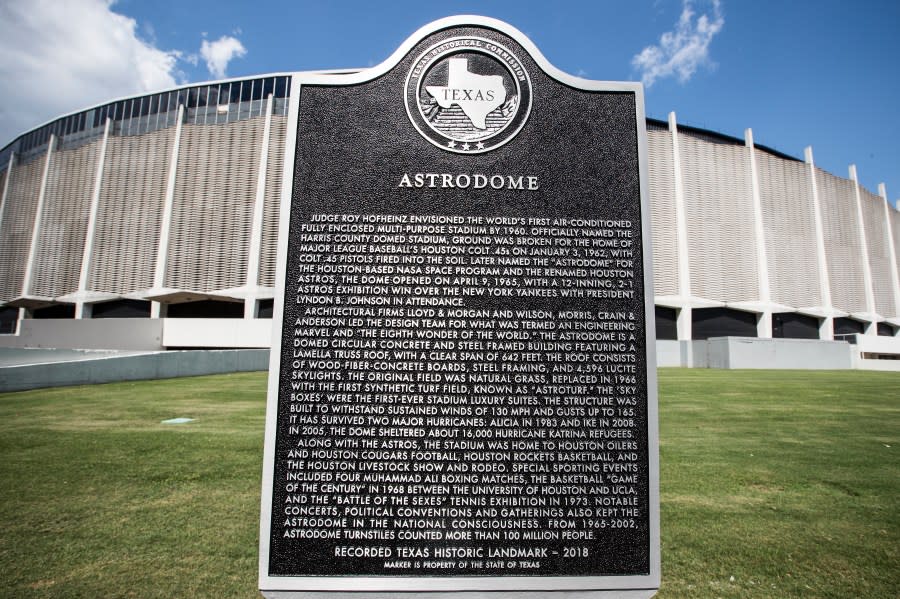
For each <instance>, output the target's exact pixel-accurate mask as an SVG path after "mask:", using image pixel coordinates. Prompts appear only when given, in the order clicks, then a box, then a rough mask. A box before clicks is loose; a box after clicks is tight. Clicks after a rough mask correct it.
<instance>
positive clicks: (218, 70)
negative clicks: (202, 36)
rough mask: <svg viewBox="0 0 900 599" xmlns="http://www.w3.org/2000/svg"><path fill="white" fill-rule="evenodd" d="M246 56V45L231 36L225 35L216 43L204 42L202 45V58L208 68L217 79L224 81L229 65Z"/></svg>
mask: <svg viewBox="0 0 900 599" xmlns="http://www.w3.org/2000/svg"><path fill="white" fill-rule="evenodd" d="M245 54H247V49H246V48H244V44H242V43H241V42H240V40H238V39H237V38H236V37H232V36H230V35H223V36H222V37H220V38H219V39H217V40H216V41H214V42H210V41H208V40H203V43H202V44H201V45H200V56H202V57H203V60H205V61H206V68H207V69H209V72H210V73H211V74H212V76H213V77H215V78H216V79H224V78H225V70H226V69H227V68H228V63H229V62H231V61H232V60H233V59H235V58H240V57H241V56H244V55H245Z"/></svg>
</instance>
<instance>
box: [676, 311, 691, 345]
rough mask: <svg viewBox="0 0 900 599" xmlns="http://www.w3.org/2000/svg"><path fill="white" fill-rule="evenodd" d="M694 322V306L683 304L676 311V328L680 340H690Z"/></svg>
mask: <svg viewBox="0 0 900 599" xmlns="http://www.w3.org/2000/svg"><path fill="white" fill-rule="evenodd" d="M692 323H693V308H691V307H690V306H682V307H681V308H679V309H678V310H676V311H675V330H676V331H677V337H678V340H679V341H690V339H691V330H692Z"/></svg>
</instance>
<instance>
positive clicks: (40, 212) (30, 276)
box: [22, 134, 56, 296]
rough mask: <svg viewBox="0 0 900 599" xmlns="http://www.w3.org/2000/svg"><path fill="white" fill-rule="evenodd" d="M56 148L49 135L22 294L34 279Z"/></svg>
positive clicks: (29, 288) (25, 292)
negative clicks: (45, 202)
mask: <svg viewBox="0 0 900 599" xmlns="http://www.w3.org/2000/svg"><path fill="white" fill-rule="evenodd" d="M55 148H56V135H55V134H51V135H50V142H49V143H48V144H47V159H46V161H45V162H44V174H43V176H42V177H41V191H40V193H39V194H38V205H37V212H36V213H35V215H34V226H33V227H32V229H31V247H30V248H29V250H28V261H27V262H26V263H25V279H24V281H23V282H22V295H25V296H28V295H31V284H32V282H33V281H34V260H35V257H36V256H37V246H38V241H39V239H40V235H41V219H42V218H43V216H44V200H45V198H46V196H47V181H48V180H49V179H50V162H51V160H52V159H53V150H54V149H55Z"/></svg>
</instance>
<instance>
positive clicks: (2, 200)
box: [0, 152, 16, 226]
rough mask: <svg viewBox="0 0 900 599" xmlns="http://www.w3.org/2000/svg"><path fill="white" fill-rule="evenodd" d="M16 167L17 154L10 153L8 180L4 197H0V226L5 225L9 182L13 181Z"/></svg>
mask: <svg viewBox="0 0 900 599" xmlns="http://www.w3.org/2000/svg"><path fill="white" fill-rule="evenodd" d="M15 166H16V153H15V152H10V154H9V163H8V164H7V165H6V179H4V181H3V195H2V196H0V226H2V225H3V217H4V216H5V215H6V198H7V196H9V180H10V179H12V171H13V167H15Z"/></svg>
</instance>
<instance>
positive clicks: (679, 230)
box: [669, 112, 692, 341]
mask: <svg viewBox="0 0 900 599" xmlns="http://www.w3.org/2000/svg"><path fill="white" fill-rule="evenodd" d="M669 133H671V134H672V170H673V171H674V172H673V180H674V182H675V244H676V247H677V251H678V295H679V296H680V298H681V301H682V306H681V309H680V310H678V313H677V320H676V323H675V324H676V330H677V333H678V340H679V341H690V339H691V336H692V331H691V329H692V327H691V319H692V316H691V305H690V301H691V266H690V261H689V255H688V232H687V213H686V211H685V202H684V180H683V179H682V176H681V152H680V150H679V147H678V122H677V120H676V117H675V113H674V112H670V113H669Z"/></svg>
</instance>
